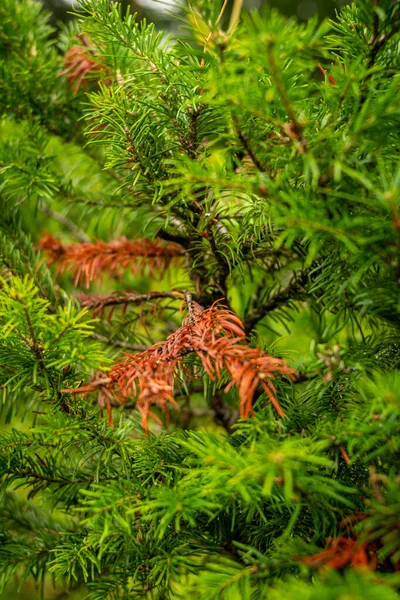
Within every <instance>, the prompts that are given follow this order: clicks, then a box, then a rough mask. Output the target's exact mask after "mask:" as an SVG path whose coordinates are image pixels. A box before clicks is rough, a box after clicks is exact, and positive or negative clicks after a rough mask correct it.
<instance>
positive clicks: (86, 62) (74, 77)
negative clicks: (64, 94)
mask: <svg viewBox="0 0 400 600" xmlns="http://www.w3.org/2000/svg"><path fill="white" fill-rule="evenodd" d="M79 40H80V41H81V42H82V45H78V44H75V45H74V46H71V48H70V49H69V50H68V51H67V52H66V54H65V56H64V60H63V62H64V70H63V71H61V73H59V75H60V76H62V75H66V77H67V80H68V85H69V87H70V88H72V91H73V93H74V94H77V93H78V92H79V89H80V87H81V86H84V85H85V82H86V81H89V80H91V81H93V80H94V81H98V80H99V79H100V77H101V76H103V77H104V75H106V77H107V78H108V79H107V83H109V82H110V79H109V73H108V70H107V68H106V67H105V65H103V64H101V62H100V57H99V55H98V52H97V51H96V50H95V49H94V48H92V47H91V44H90V41H89V39H88V38H87V36H84V35H81V36H79Z"/></svg>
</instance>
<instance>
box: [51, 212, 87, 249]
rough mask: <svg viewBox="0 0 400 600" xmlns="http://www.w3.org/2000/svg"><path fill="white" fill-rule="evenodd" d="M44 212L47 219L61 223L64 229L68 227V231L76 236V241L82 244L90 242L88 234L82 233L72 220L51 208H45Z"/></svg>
mask: <svg viewBox="0 0 400 600" xmlns="http://www.w3.org/2000/svg"><path fill="white" fill-rule="evenodd" d="M42 211H43V213H44V214H45V215H46V216H47V217H50V218H51V219H55V220H56V221H58V222H59V223H61V225H64V227H66V228H67V229H69V230H70V231H72V233H73V234H74V236H75V237H76V239H77V240H79V241H80V242H83V243H86V242H90V238H89V237H88V236H87V235H86V233H85V232H84V231H82V230H81V229H79V227H78V226H77V225H75V223H74V222H73V221H71V220H70V219H68V218H67V217H66V216H65V215H62V214H61V213H59V212H57V211H55V210H52V209H51V208H48V207H44V208H43V209H42Z"/></svg>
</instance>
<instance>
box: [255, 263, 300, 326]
mask: <svg viewBox="0 0 400 600" xmlns="http://www.w3.org/2000/svg"><path fill="white" fill-rule="evenodd" d="M307 282H308V272H307V271H300V272H299V273H294V274H293V276H292V278H291V280H290V282H289V283H288V284H287V286H286V287H284V288H282V289H279V290H278V291H276V292H275V293H274V294H272V295H271V296H270V297H269V298H268V300H267V301H266V302H259V300H258V301H257V305H256V306H255V307H254V308H253V309H251V310H249V311H248V312H247V314H246V317H245V320H244V323H245V330H246V332H248V333H250V332H251V331H252V330H253V329H254V327H255V326H256V325H257V323H258V322H259V321H261V319H263V318H264V317H265V316H266V315H267V314H268V313H270V312H272V311H273V310H275V309H277V308H279V307H280V306H282V305H283V306H284V305H286V304H287V303H288V302H289V301H290V300H298V299H302V298H304V296H305V293H306V291H305V286H306V284H307Z"/></svg>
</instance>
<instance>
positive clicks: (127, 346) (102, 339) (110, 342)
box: [90, 333, 150, 352]
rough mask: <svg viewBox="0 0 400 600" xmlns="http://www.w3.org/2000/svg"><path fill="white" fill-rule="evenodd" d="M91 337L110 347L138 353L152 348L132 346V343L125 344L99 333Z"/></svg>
mask: <svg viewBox="0 0 400 600" xmlns="http://www.w3.org/2000/svg"><path fill="white" fill-rule="evenodd" d="M90 337H91V338H92V339H94V340H97V341H99V342H103V344H107V345H108V346H116V347H117V348H125V350H136V351H137V352H143V351H144V350H147V349H148V348H149V347H150V346H145V345H143V344H131V343H130V342H123V341H122V340H112V339H111V338H108V337H106V336H105V335H100V334H99V333H92V334H91V335H90Z"/></svg>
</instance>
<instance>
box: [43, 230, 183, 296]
mask: <svg viewBox="0 0 400 600" xmlns="http://www.w3.org/2000/svg"><path fill="white" fill-rule="evenodd" d="M39 247H40V248H41V249H42V250H44V251H45V252H46V254H47V259H48V264H49V265H53V264H56V265H57V272H58V273H60V272H63V271H72V273H73V276H74V279H75V285H79V284H80V283H82V282H85V284H86V286H87V287H89V284H90V282H91V281H93V280H95V279H96V280H99V279H101V278H102V276H103V275H104V274H105V273H108V274H109V275H114V276H116V277H119V276H121V275H122V273H123V272H124V271H126V270H127V269H129V270H130V271H131V272H132V274H133V275H138V274H142V273H143V272H145V271H146V270H147V272H148V273H149V275H150V276H154V275H155V274H156V273H157V272H158V273H161V274H162V273H164V272H165V271H166V269H167V268H168V267H169V266H171V265H178V264H179V263H180V262H181V260H182V258H183V256H184V254H185V250H184V248H182V246H179V245H178V244H175V243H174V242H164V241H163V240H160V239H155V240H149V239H137V240H135V241H129V240H127V239H125V238H121V239H119V240H114V241H112V242H107V243H106V242H102V241H100V240H97V241H96V242H93V243H88V242H87V243H83V244H71V245H66V246H64V245H63V244H62V243H61V242H60V240H58V239H57V238H55V237H53V236H52V235H51V234H50V233H46V234H45V235H44V237H43V238H42V239H41V240H40V242H39Z"/></svg>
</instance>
